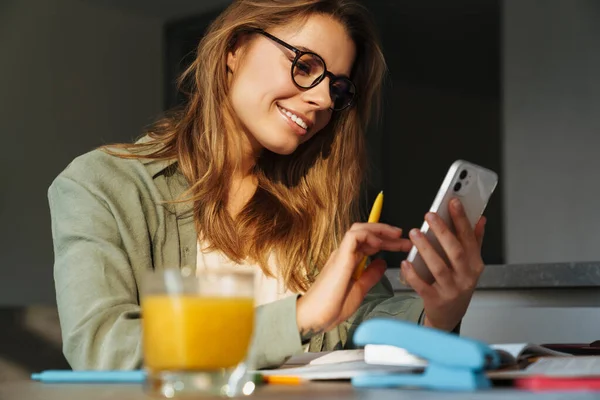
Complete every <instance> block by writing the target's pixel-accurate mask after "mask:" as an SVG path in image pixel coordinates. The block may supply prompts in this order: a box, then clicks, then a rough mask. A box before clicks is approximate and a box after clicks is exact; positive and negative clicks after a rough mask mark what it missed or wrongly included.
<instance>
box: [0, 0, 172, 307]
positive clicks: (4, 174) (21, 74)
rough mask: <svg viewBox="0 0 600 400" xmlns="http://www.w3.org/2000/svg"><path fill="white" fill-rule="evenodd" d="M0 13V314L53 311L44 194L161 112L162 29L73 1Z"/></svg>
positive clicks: (10, 6)
mask: <svg viewBox="0 0 600 400" xmlns="http://www.w3.org/2000/svg"><path fill="white" fill-rule="evenodd" d="M0 7H1V12H0V19H1V20H0V52H1V56H0V58H1V62H0V88H2V89H1V90H0V121H1V122H0V132H1V136H0V137H1V138H2V156H1V157H0V179H1V181H2V192H1V193H0V221H2V224H1V225H0V243H1V244H0V250H1V251H0V306H5V305H23V304H40V303H53V302H54V284H53V277H52V266H53V253H52V241H51V232H50V217H49V211H48V203H47V197H46V191H47V188H48V186H49V185H50V183H51V182H52V180H53V179H54V177H55V176H56V175H57V174H58V173H59V172H60V171H61V170H62V169H63V168H64V167H65V166H66V165H67V164H68V162H69V161H71V160H72V159H73V158H74V157H76V156H77V155H79V154H81V153H84V152H86V151H88V150H91V149H93V148H94V147H96V146H98V145H101V144H103V143H108V142H114V141H129V140H131V139H132V138H135V137H137V136H139V134H140V133H141V130H142V127H143V125H145V124H147V123H149V122H151V121H152V119H153V118H154V117H155V116H156V115H158V113H159V112H160V111H161V107H162V99H163V96H162V95H163V93H162V88H163V84H162V82H163V75H162V43H161V41H162V21H161V20H159V19H158V18H153V17H140V16H136V15H133V14H126V13H124V12H122V11H119V10H114V9H110V8H106V7H101V6H99V5H96V4H94V3H93V2H83V1H77V0H54V1H51V2H45V1H32V0H20V1H16V0H11V1H3V2H2V5H1V6H0Z"/></svg>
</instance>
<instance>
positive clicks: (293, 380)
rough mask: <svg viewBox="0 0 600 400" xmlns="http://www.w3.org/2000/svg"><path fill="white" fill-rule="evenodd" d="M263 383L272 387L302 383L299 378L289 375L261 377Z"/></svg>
mask: <svg viewBox="0 0 600 400" xmlns="http://www.w3.org/2000/svg"><path fill="white" fill-rule="evenodd" d="M263 381H264V382H266V383H268V384H273V385H300V384H302V383H303V382H304V380H302V379H301V378H300V377H297V376H290V375H271V376H263Z"/></svg>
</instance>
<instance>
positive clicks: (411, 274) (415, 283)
mask: <svg viewBox="0 0 600 400" xmlns="http://www.w3.org/2000/svg"><path fill="white" fill-rule="evenodd" d="M400 268H401V270H402V276H403V277H404V281H405V282H406V284H408V286H410V287H411V288H413V290H414V291H415V292H416V293H417V294H418V295H419V296H420V297H421V298H423V299H425V298H428V297H431V296H434V295H436V293H437V289H436V288H435V287H434V286H432V285H430V284H428V283H427V282H425V281H424V280H423V279H421V277H420V276H419V275H417V273H416V272H415V268H414V267H413V265H412V264H411V263H410V262H408V261H406V260H404V261H402V263H401V264H400Z"/></svg>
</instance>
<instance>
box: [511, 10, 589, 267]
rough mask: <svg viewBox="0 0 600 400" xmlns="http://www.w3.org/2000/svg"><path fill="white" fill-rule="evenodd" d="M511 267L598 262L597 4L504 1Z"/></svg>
mask: <svg viewBox="0 0 600 400" xmlns="http://www.w3.org/2000/svg"><path fill="white" fill-rule="evenodd" d="M503 18H504V22H503V24H504V26H503V27H504V36H503V39H504V61H503V63H504V141H503V146H504V174H503V177H504V180H505V182H506V186H505V188H506V190H505V203H504V204H505V244H506V249H505V250H506V262H507V263H518V262H554V261H598V260H600V246H599V245H598V244H599V243H600V211H599V209H598V198H600V179H599V176H600V156H598V149H599V148H600V74H599V73H598V71H600V52H599V51H598V49H599V47H598V43H600V24H598V21H599V20H600V2H598V1H595V0H570V1H562V0H506V1H505V2H504V10H503Z"/></svg>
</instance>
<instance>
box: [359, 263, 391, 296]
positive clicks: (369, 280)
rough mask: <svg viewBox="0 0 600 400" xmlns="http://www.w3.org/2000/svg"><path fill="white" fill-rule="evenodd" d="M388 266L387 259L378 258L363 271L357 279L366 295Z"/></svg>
mask: <svg viewBox="0 0 600 400" xmlns="http://www.w3.org/2000/svg"><path fill="white" fill-rule="evenodd" d="M386 268H387V264H386V263H385V261H384V260H382V259H380V258H378V259H376V260H374V261H373V262H371V263H370V264H369V266H368V267H367V268H366V269H365V270H364V271H363V273H362V275H361V276H360V278H359V279H358V281H356V284H357V285H358V286H360V289H361V292H362V294H363V295H366V294H367V293H368V292H369V290H371V288H372V287H373V286H375V284H377V282H379V281H380V280H381V277H382V276H383V274H384V273H385V270H386Z"/></svg>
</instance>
